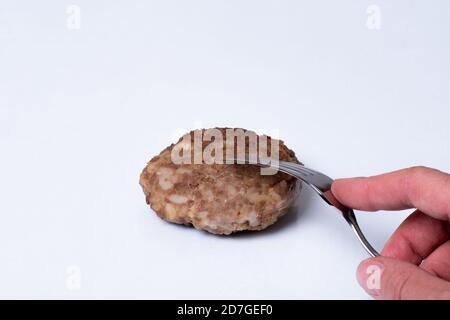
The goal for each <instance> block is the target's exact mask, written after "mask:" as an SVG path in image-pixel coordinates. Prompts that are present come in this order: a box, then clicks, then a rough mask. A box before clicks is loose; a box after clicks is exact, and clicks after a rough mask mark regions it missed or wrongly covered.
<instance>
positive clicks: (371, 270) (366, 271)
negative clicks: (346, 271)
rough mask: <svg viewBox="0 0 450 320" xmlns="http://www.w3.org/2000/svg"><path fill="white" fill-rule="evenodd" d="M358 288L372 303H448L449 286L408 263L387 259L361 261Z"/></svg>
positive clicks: (358, 272) (447, 283) (449, 284)
mask: <svg viewBox="0 0 450 320" xmlns="http://www.w3.org/2000/svg"><path fill="white" fill-rule="evenodd" d="M357 278H358V282H359V283H360V285H361V286H362V287H363V288H364V289H365V290H366V292H367V293H368V294H370V295H371V296H372V297H374V298H375V299H382V300H387V299H396V300H397V299H405V300H421V299H450V283H449V282H447V281H445V280H442V279H439V278H437V277H435V276H433V275H431V274H429V273H428V272H426V271H425V270H423V269H421V268H419V267H417V266H415V265H413V264H410V263H408V262H404V261H399V260H394V259H390V258H386V257H377V258H372V259H368V260H365V261H363V262H362V263H361V264H360V265H359V267H358V271H357Z"/></svg>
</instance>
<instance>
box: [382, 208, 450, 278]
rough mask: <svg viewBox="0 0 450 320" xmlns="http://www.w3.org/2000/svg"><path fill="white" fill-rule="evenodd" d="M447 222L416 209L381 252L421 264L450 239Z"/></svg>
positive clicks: (384, 254) (391, 256) (386, 255)
mask: <svg viewBox="0 0 450 320" xmlns="http://www.w3.org/2000/svg"><path fill="white" fill-rule="evenodd" d="M447 224H448V222H446V221H442V220H437V219H434V218H432V217H430V216H427V215H426V214H424V213H422V212H420V211H416V212H414V213H413V214H411V215H410V216H409V217H408V218H407V219H406V220H405V221H403V223H402V224H401V225H400V226H399V227H398V228H397V230H396V231H395V232H394V234H393V235H392V236H391V238H390V239H389V241H388V242H387V243H386V245H385V246H384V249H383V251H382V253H381V254H382V256H385V257H390V258H395V259H399V260H402V261H406V262H410V263H413V264H415V265H419V264H420V263H421V262H422V260H423V259H425V258H426V257H428V255H429V254H431V253H432V252H433V251H434V250H435V249H436V248H438V247H439V246H440V245H441V244H443V243H445V242H446V241H448V240H449V238H450V235H449V230H448V228H447ZM449 249H450V246H449ZM448 253H449V256H448V257H447V258H449V261H450V250H449V252H448ZM442 254H445V252H443V253H442ZM449 271H450V270H449Z"/></svg>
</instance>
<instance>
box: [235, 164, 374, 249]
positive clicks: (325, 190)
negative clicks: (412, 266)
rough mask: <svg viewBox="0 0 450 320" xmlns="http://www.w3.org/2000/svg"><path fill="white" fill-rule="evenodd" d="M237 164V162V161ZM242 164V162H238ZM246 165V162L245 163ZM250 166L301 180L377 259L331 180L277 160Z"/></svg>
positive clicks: (301, 166) (318, 173) (303, 167)
mask: <svg viewBox="0 0 450 320" xmlns="http://www.w3.org/2000/svg"><path fill="white" fill-rule="evenodd" d="M238 163H239V161H238ZM240 163H242V162H240ZM247 163H248V162H247ZM250 164H255V165H258V166H261V167H271V168H274V169H278V170H279V171H281V172H284V173H287V174H289V175H291V176H293V177H295V178H297V179H300V180H302V181H303V182H305V183H306V184H307V185H308V186H310V187H311V188H312V189H313V190H314V191H315V192H316V193H317V194H318V195H319V196H320V197H321V198H322V199H323V200H324V201H325V202H326V203H328V204H329V205H331V206H334V207H335V208H337V209H338V210H339V211H340V212H341V213H342V216H343V217H344V219H345V221H347V223H348V224H349V225H350V227H351V228H352V230H353V232H354V233H355V234H356V236H357V237H358V240H359V242H360V243H361V244H362V246H363V247H364V249H366V251H367V252H368V253H369V254H370V255H371V256H372V257H377V256H379V255H380V254H379V253H378V252H377V251H376V250H375V249H374V248H373V247H372V246H371V245H370V243H369V241H367V239H366V237H365V236H364V234H363V233H362V231H361V228H360V227H359V225H358V221H357V220H356V216H355V213H354V211H353V209H351V208H347V207H346V206H344V205H343V204H342V203H340V202H339V201H338V200H337V199H336V197H335V196H334V195H333V193H332V192H331V185H332V184H333V179H331V178H330V177H328V176H327V175H325V174H323V173H320V172H318V171H315V170H312V169H309V168H306V167H305V166H303V165H301V164H297V163H292V162H287V161H282V160H279V161H277V162H271V161H270V160H268V161H267V162H266V161H262V160H261V159H259V160H257V161H256V163H254V162H253V161H252V162H250Z"/></svg>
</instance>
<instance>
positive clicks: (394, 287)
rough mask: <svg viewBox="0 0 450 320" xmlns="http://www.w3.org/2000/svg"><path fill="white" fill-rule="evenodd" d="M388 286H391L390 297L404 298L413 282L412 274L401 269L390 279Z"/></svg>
mask: <svg viewBox="0 0 450 320" xmlns="http://www.w3.org/2000/svg"><path fill="white" fill-rule="evenodd" d="M388 281H389V283H388V286H389V287H390V288H391V292H390V297H389V298H391V299H394V300H402V299H405V297H406V296H407V290H408V288H409V284H410V282H411V274H410V273H409V272H407V271H403V270H402V271H399V272H397V273H395V274H393V275H392V277H391V279H388Z"/></svg>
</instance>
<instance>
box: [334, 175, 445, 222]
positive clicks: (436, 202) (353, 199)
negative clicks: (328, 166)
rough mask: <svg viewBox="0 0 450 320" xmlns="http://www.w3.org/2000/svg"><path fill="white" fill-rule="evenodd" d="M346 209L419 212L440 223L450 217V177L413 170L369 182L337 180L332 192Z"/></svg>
mask: <svg viewBox="0 0 450 320" xmlns="http://www.w3.org/2000/svg"><path fill="white" fill-rule="evenodd" d="M331 190H332V192H333V194H334V196H335V197H336V198H337V199H338V200H339V201H340V202H341V203H342V204H344V205H346V206H348V207H351V208H354V209H359V210H365V211H377V210H403V209H411V208H417V209H419V210H420V211H422V212H423V213H426V214H428V215H430V216H432V217H434V218H436V219H441V220H449V217H450V175H449V174H447V173H444V172H441V171H439V170H435V169H430V168H426V167H413V168H409V169H403V170H399V171H395V172H391V173H386V174H383V175H379V176H374V177H368V178H350V179H339V180H336V181H335V182H334V183H333V185H332V188H331Z"/></svg>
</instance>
